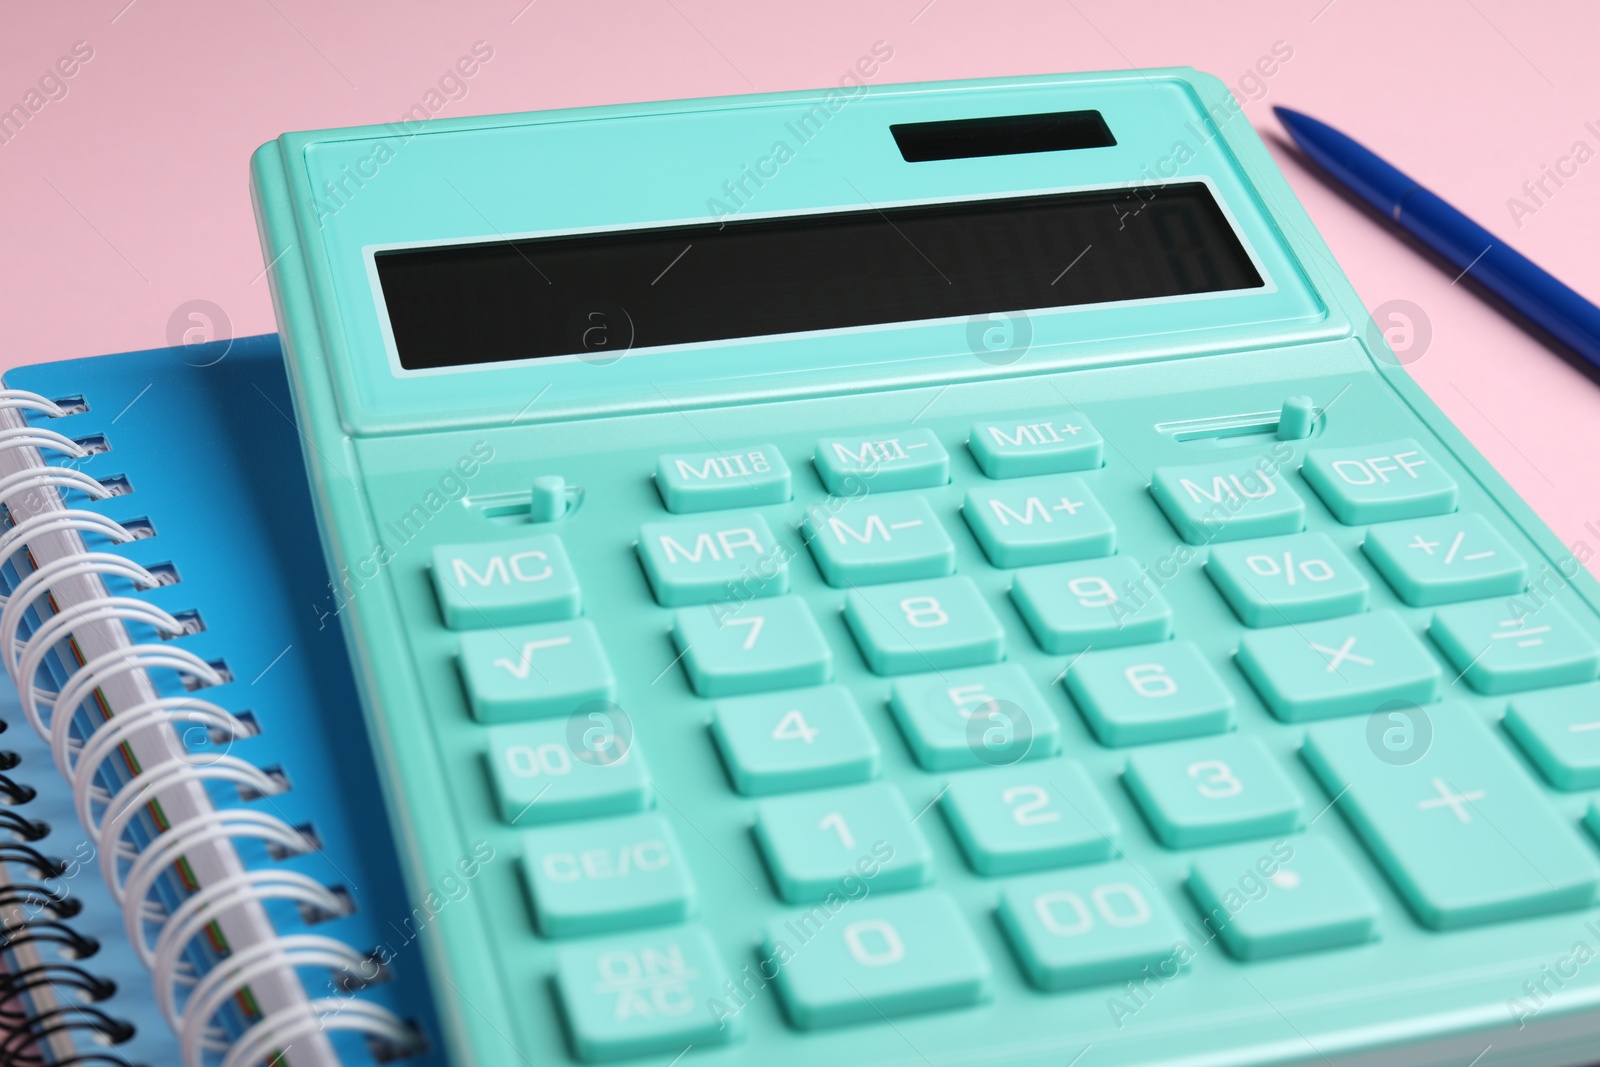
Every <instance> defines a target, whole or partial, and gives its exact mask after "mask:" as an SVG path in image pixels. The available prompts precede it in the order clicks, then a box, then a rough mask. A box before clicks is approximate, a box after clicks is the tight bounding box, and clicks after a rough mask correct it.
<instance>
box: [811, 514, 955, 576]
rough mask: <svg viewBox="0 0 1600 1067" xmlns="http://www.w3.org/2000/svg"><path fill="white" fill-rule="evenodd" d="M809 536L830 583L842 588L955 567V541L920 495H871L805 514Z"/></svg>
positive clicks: (939, 572)
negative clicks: (829, 510) (828, 510)
mask: <svg viewBox="0 0 1600 1067" xmlns="http://www.w3.org/2000/svg"><path fill="white" fill-rule="evenodd" d="M805 521H806V540H807V542H808V543H809V544H810V546H811V554H812V555H813V556H815V557H816V560H817V568H818V569H819V570H820V571H822V576H823V577H824V578H826V579H827V581H828V584H829V585H832V586H837V587H840V588H849V587H851V586H855V585H879V584H881V583H883V582H904V581H909V580H911V579H912V578H939V577H942V576H944V575H946V574H950V573H952V572H953V571H954V570H955V569H956V546H955V545H954V544H953V543H952V542H951V540H950V535H949V534H947V533H945V532H944V527H943V526H942V525H940V523H939V520H938V518H937V517H936V516H935V515H934V514H933V509H932V508H931V507H929V506H928V502H927V501H926V500H924V499H923V498H922V497H920V496H889V497H884V498H881V499H880V498H878V497H875V496H871V495H869V496H867V497H866V498H864V499H863V500H860V501H856V502H852V503H850V504H848V505H847V506H845V507H842V508H840V509H839V510H838V511H836V512H833V513H827V512H826V510H825V509H823V508H813V509H812V510H811V512H810V513H808V514H807V515H806V520H805Z"/></svg>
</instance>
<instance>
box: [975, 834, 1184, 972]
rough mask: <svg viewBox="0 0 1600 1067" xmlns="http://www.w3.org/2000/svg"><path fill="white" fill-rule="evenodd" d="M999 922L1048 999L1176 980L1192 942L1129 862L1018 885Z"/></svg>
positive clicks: (1004, 900) (1004, 901)
mask: <svg viewBox="0 0 1600 1067" xmlns="http://www.w3.org/2000/svg"><path fill="white" fill-rule="evenodd" d="M999 918H1000V925H1001V927H1002V928H1003V929H1004V930H1005V932H1006V937H1007V938H1008V939H1009V940H1010V942H1011V948H1012V950H1013V951H1014V952H1015V953H1016V954H1017V958H1018V960H1019V961H1020V962H1021V964H1022V969H1023V971H1024V972H1026V973H1027V975H1028V981H1030V982H1032V983H1033V985H1034V986H1035V987H1036V988H1038V989H1042V990H1045V991H1046V992H1059V991H1060V990H1063V989H1078V988H1081V987H1083V986H1091V985H1107V984H1111V983H1120V982H1124V981H1128V980H1137V979H1139V978H1140V976H1141V975H1149V976H1154V978H1156V979H1157V980H1171V979H1173V978H1176V977H1177V976H1178V973H1179V971H1181V970H1182V965H1183V961H1184V957H1183V955H1182V953H1183V952H1185V951H1186V950H1185V949H1183V948H1182V947H1181V946H1182V945H1183V944H1184V943H1185V942H1186V941H1187V940H1188V936H1189V935H1188V934H1187V933H1186V932H1185V931H1184V929H1183V927H1181V926H1180V925H1179V924H1178V918H1177V916H1176V915H1175V914H1174V913H1173V911H1172V908H1171V906H1170V905H1168V904H1167V902H1166V901H1165V900H1163V899H1162V898H1161V897H1160V896H1158V895H1157V894H1156V892H1155V890H1154V889H1152V888H1151V887H1150V884H1149V882H1147V881H1145V879H1144V877H1143V875H1141V874H1140V873H1139V872H1138V871H1137V870H1136V869H1135V868H1134V867H1133V865H1132V864H1129V863H1126V862H1118V863H1106V864H1101V865H1099V866H1095V867H1085V868H1082V869H1079V870H1072V871H1057V872H1054V873H1052V874H1036V875H1031V876H1030V877H1027V878H1020V879H1018V880H1016V881H1014V882H1011V883H1009V884H1007V886H1006V888H1005V890H1004V891H1003V892H1002V893H1001V894H1000V910H999Z"/></svg>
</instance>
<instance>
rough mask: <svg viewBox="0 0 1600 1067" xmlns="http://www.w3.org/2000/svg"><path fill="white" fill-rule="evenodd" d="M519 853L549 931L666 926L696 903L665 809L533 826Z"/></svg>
mask: <svg viewBox="0 0 1600 1067" xmlns="http://www.w3.org/2000/svg"><path fill="white" fill-rule="evenodd" d="M522 856H523V867H524V870H525V872H526V876H527V880H528V895H529V896H530V897H531V898H532V901H533V914H534V921H535V923H537V925H538V927H539V931H540V932H541V933H543V934H545V935H546V936H549V937H578V936H582V935H585V934H598V933H607V932H610V931H612V930H625V929H628V928H630V927H635V926H662V925H665V924H667V923H673V922H681V921H682V920H684V919H688V918H691V917H692V916H693V915H694V913H695V910H696V906H695V888H694V879H693V878H692V877H691V876H690V874H689V868H688V866H687V865H685V863H684V861H683V850H682V849H681V848H680V847H679V845H678V837H677V834H676V833H675V832H674V831H673V829H672V824H671V823H670V822H668V821H667V820H666V819H665V818H663V817H662V816H660V815H655V814H644V815H628V816H623V817H620V818H614V819H602V820H598V821H591V822H581V823H571V824H568V825H565V826H556V827H550V828H549V829H544V830H532V831H530V832H528V833H527V834H524V835H523V838H522Z"/></svg>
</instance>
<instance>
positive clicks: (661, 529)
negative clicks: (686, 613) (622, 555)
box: [639, 512, 790, 608]
mask: <svg viewBox="0 0 1600 1067" xmlns="http://www.w3.org/2000/svg"><path fill="white" fill-rule="evenodd" d="M789 555H790V553H789V551H788V550H787V548H786V547H785V546H782V545H779V544H778V542H777V541H776V539H774V538H773V536H772V530H771V529H769V528H768V526H767V520H766V519H763V518H762V517H761V516H760V515H752V514H749V513H747V512H730V513H725V514H718V515H712V516H709V517H707V518H703V519H684V520H679V521H677V522H647V523H645V524H644V525H643V526H641V527H640V528H639V559H640V561H641V562H643V564H644V570H645V574H646V575H647V576H648V577H649V579H650V588H651V590H652V591H653V592H654V593H655V597H656V603H657V604H660V605H661V606H662V607H666V608H677V607H684V606H687V605H690V604H710V603H712V602H713V601H717V600H745V599H748V598H750V597H752V596H756V597H761V596H778V595H780V594H782V593H787V592H788V591H789V570H788V562H789Z"/></svg>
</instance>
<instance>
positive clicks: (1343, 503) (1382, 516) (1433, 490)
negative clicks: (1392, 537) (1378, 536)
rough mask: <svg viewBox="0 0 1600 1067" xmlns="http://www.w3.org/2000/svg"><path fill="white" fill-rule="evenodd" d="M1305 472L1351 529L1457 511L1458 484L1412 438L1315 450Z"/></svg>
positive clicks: (1316, 488)
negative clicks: (1372, 523) (1354, 446)
mask: <svg viewBox="0 0 1600 1067" xmlns="http://www.w3.org/2000/svg"><path fill="white" fill-rule="evenodd" d="M1301 473H1303V474H1304V475H1305V479H1306V481H1308V482H1310V483H1311V488H1313V489H1315V490H1316V491H1317V495H1318V496H1319V497H1321V498H1322V502H1323V503H1324V504H1326V505H1328V510H1329V511H1331V512H1333V514H1334V516H1335V517H1336V518H1337V519H1338V520H1339V521H1340V522H1342V523H1344V524H1345V525H1346V526H1362V525H1365V524H1366V523H1369V522H1393V521H1395V520H1397V519H1416V518H1421V517H1422V516H1424V515H1444V514H1447V513H1449V512H1452V511H1454V510H1455V509H1456V497H1457V495H1458V491H1457V489H1456V480H1455V479H1454V478H1452V477H1450V475H1448V474H1446V473H1445V471H1444V468H1442V467H1440V466H1439V464H1437V463H1435V462H1434V460H1433V457H1431V456H1429V455H1428V454H1427V453H1426V452H1424V451H1423V450H1422V446H1421V445H1419V444H1417V443H1416V442H1415V441H1412V440H1410V439H1402V440H1399V441H1390V442H1388V443H1386V444H1377V445H1361V446H1359V447H1356V448H1318V449H1313V450H1312V451H1311V452H1309V453H1308V454H1307V455H1306V463H1305V467H1304V469H1303V470H1302V472H1301Z"/></svg>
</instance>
